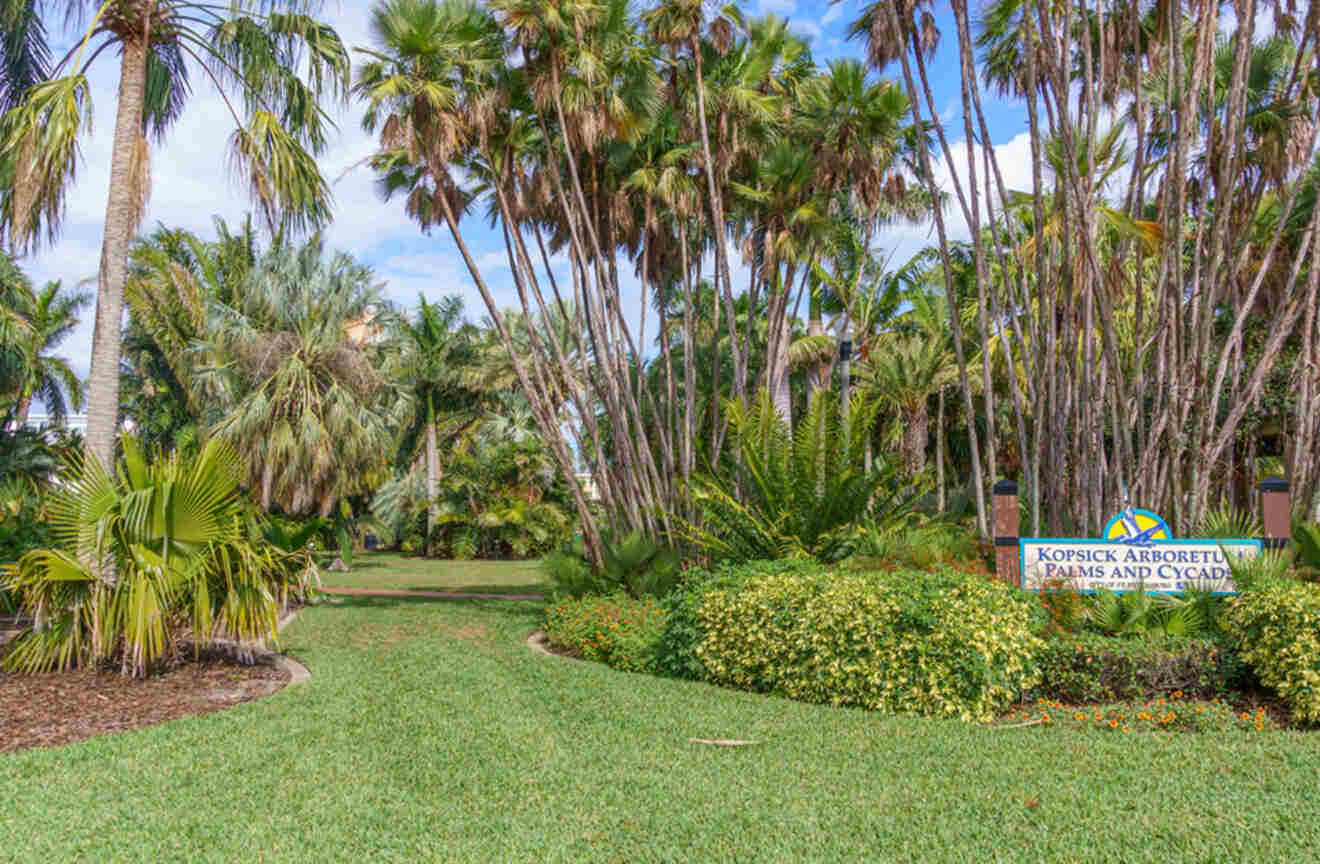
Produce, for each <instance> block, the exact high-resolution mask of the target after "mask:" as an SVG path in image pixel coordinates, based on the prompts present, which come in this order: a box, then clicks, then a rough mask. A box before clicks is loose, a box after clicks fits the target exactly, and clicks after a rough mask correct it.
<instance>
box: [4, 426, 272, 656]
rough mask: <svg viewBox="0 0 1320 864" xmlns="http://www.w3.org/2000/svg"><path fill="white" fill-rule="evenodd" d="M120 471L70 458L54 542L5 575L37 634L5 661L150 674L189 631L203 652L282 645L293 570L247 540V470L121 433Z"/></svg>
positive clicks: (53, 500) (56, 495)
mask: <svg viewBox="0 0 1320 864" xmlns="http://www.w3.org/2000/svg"><path fill="white" fill-rule="evenodd" d="M122 445H123V454H124V455H123V459H122V460H121V461H120V463H119V465H118V468H117V470H116V471H115V473H114V474H111V473H109V472H108V471H106V470H105V469H104V468H102V466H101V465H100V462H99V461H98V460H97V459H95V458H90V457H84V456H83V455H81V454H79V455H76V456H73V457H72V458H71V459H70V462H69V465H68V466H67V470H66V472H65V474H64V476H63V477H62V478H61V479H62V482H61V483H59V484H58V485H57V486H56V487H55V488H54V489H53V490H52V492H51V493H50V497H49V500H48V503H47V512H48V513H49V518H50V523H51V527H52V529H53V532H54V535H55V539H56V542H55V545H54V546H53V547H51V548H46V549H37V550H33V551H31V552H28V553H26V554H25V555H24V556H23V557H22V558H20V559H19V561H18V564H17V565H16V566H15V567H13V568H12V569H11V570H10V572H9V573H8V574H7V576H6V582H7V587H8V588H9V589H10V590H12V591H13V592H14V594H15V595H16V597H17V598H18V602H19V604H20V606H21V607H22V609H23V611H24V612H26V613H27V614H29V615H31V616H32V618H33V625H32V627H31V628H30V629H29V630H28V631H27V632H25V633H24V634H22V635H21V636H19V637H18V638H17V639H16V640H15V642H14V643H13V644H12V645H11V647H10V650H9V651H8V652H7V653H6V655H5V657H4V666H5V668H7V669H9V670H11V671H15V672H23V673H34V672H42V671H48V670H51V669H67V668H70V667H72V666H75V665H95V664H100V663H103V662H106V661H114V660H117V661H118V662H119V667H120V671H121V672H122V673H123V674H125V675H133V676H136V677H144V676H145V675H146V674H147V671H148V670H149V669H150V668H151V666H152V664H153V663H155V662H156V661H157V660H159V659H161V658H162V657H164V656H165V655H166V654H167V653H168V652H170V651H171V650H172V649H173V648H174V647H175V643H176V636H177V634H178V633H179V632H180V631H182V630H191V641H192V644H193V645H194V647H195V649H200V648H202V647H204V646H209V645H214V644H216V642H217V640H220V639H222V638H225V639H229V640H234V641H236V642H237V644H239V645H240V646H241V645H242V644H243V643H245V642H246V643H249V644H251V643H253V642H256V641H258V640H263V639H271V640H274V639H275V638H276V636H277V615H278V605H277V602H276V596H277V593H278V592H279V589H280V585H279V584H278V583H279V582H280V581H281V580H282V579H284V578H285V572H286V570H285V568H284V567H283V566H281V562H280V561H278V560H277V558H276V554H275V553H274V552H273V551H271V549H270V548H269V547H267V546H266V545H265V544H262V545H260V546H258V545H255V544H254V543H253V542H251V540H250V539H249V535H248V533H247V530H246V529H247V525H248V519H247V515H248V514H247V507H246V504H245V502H244V499H243V496H242V494H241V491H240V488H239V477H240V476H241V475H242V467H243V466H242V462H241V460H240V459H239V457H238V455H237V454H236V453H235V451H234V450H233V449H232V448H231V447H229V446H228V445H226V444H224V443H222V442H220V441H217V440H215V439H212V440H211V441H208V442H207V443H206V444H205V445H204V446H203V447H202V448H201V449H200V451H199V452H197V453H196V455H192V456H185V455H182V454H180V453H179V452H178V451H175V452H173V453H170V454H168V455H165V454H161V453H159V452H152V453H148V452H147V451H146V450H145V449H144V448H143V447H142V445H141V444H140V442H139V441H138V440H137V439H136V438H134V437H133V436H130V435H125V436H123V439H122Z"/></svg>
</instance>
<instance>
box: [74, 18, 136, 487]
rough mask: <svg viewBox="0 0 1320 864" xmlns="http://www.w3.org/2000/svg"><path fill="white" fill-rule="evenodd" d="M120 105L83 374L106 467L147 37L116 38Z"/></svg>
mask: <svg viewBox="0 0 1320 864" xmlns="http://www.w3.org/2000/svg"><path fill="white" fill-rule="evenodd" d="M120 44H121V47H122V49H123V60H122V62H121V66H120V74H119V107H118V113H117V114H116V116H115V137H114V144H113V150H112V152H111V157H110V194H109V197H108V199H107V200H106V205H105V237H104V240H103V242H102V246H101V267H100V270H99V271H98V273H97V284H96V325H95V327H94V328H93V330H92V368H91V374H90V375H89V376H88V379H87V451H88V453H90V454H91V455H92V456H94V457H96V458H97V459H98V460H100V462H101V464H102V465H103V466H105V467H107V468H109V467H110V466H111V465H113V464H114V456H115V433H116V431H117V429H118V426H119V356H120V347H119V345H120V335H121V334H120V330H121V327H122V326H123V325H122V321H123V314H124V278H125V275H126V271H127V266H128V247H129V244H130V243H131V242H132V240H133V232H134V231H135V230H136V229H137V225H136V224H135V223H136V220H137V217H138V215H139V214H140V212H141V206H140V205H141V202H139V201H137V200H136V196H137V187H136V184H134V183H133V182H132V181H131V177H130V174H131V169H132V162H133V147H134V145H135V143H136V142H137V138H138V135H139V134H140V133H141V130H142V100H143V95H144V93H145V92H146V84H147V46H146V40H145V39H134V40H124V41H123V42H121V43H120Z"/></svg>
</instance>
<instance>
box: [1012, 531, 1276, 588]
mask: <svg viewBox="0 0 1320 864" xmlns="http://www.w3.org/2000/svg"><path fill="white" fill-rule="evenodd" d="M1021 544H1022V552H1021V555H1022V561H1021V564H1022V569H1021V573H1022V587H1023V588H1027V589H1029V590H1032V591H1039V590H1041V589H1042V588H1044V587H1055V586H1063V587H1068V588H1071V589H1073V590H1076V591H1082V592H1086V593H1090V592H1094V591H1096V590H1098V589H1100V588H1108V589H1109V590H1110V591H1133V590H1136V589H1137V588H1138V587H1141V586H1144V587H1145V589H1146V590H1147V591H1152V592H1161V593H1169V592H1176V591H1185V590H1187V589H1188V588H1199V589H1202V590H1207V591H1213V592H1215V593H1216V594H1232V593H1234V592H1235V591H1236V590H1237V588H1236V586H1235V585H1234V584H1233V573H1232V571H1230V570H1229V569H1228V559H1227V557H1226V555H1228V556H1232V557H1233V559H1234V561H1237V560H1240V559H1245V558H1254V557H1256V556H1257V555H1259V554H1260V547H1261V544H1260V541H1259V540H1152V541H1147V542H1145V543H1141V544H1135V543H1124V542H1122V541H1118V542H1115V541H1112V540H1079V539H1054V538H1037V537H1023V538H1022V540H1021Z"/></svg>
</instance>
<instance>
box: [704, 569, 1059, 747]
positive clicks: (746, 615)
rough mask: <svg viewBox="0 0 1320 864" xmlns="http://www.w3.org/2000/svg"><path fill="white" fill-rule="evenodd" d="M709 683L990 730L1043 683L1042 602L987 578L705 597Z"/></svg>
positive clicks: (834, 584)
mask: <svg viewBox="0 0 1320 864" xmlns="http://www.w3.org/2000/svg"><path fill="white" fill-rule="evenodd" d="M697 619H698V623H699V626H700V628H701V629H702V630H703V631H704V636H703V638H702V640H701V642H700V643H699V644H698V646H697V648H696V655H697V657H698V658H699V659H700V661H701V663H702V665H703V667H704V671H705V677H706V679H707V680H709V681H711V682H713V683H717V684H724V685H729V686H733V687H739V688H742V689H747V690H755V691H759V692H768V693H777V694H780V695H783V696H787V697H789V698H792V699H800V700H803V701H808V702H821V703H828V704H832V705H858V706H862V707H866V708H872V709H879V710H883V711H890V712H894V713H916V714H931V715H940V716H957V717H960V718H962V719H964V720H979V721H985V722H988V721H990V720H991V719H993V717H994V716H995V714H996V712H997V711H999V710H1001V709H1003V708H1005V707H1006V706H1008V705H1010V704H1012V703H1013V702H1014V701H1016V700H1017V699H1018V698H1020V697H1021V695H1022V693H1023V692H1024V691H1026V690H1028V689H1030V688H1031V687H1034V686H1035V685H1036V684H1037V682H1038V680H1039V672H1038V670H1037V666H1036V662H1035V658H1036V655H1037V654H1038V653H1039V652H1040V651H1041V650H1042V649H1043V648H1044V642H1043V640H1041V639H1040V637H1038V636H1037V635H1036V632H1037V631H1038V630H1039V629H1040V627H1041V626H1042V625H1043V623H1044V620H1043V619H1044V615H1043V613H1042V612H1041V609H1040V605H1039V603H1038V602H1037V601H1036V599H1035V598H1034V597H1032V596H1030V595H1028V594H1025V593H1024V592H1021V591H1019V590H1018V589H1014V588H1010V587H1008V586H1005V585H1003V584H1001V583H997V582H993V581H990V580H987V579H984V578H983V577H972V576H967V575H965V574H959V573H955V572H953V571H949V570H942V571H937V572H936V573H934V574H917V573H893V574H879V573H872V574H840V573H831V572H816V573H784V574H777V575H768V576H758V577H755V578H752V579H749V580H747V581H746V582H745V583H744V584H743V585H742V586H741V587H739V588H736V589H716V590H712V591H708V592H706V593H705V594H704V596H703V599H702V601H701V603H700V606H699V607H698V610H697Z"/></svg>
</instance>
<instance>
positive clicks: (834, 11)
mask: <svg viewBox="0 0 1320 864" xmlns="http://www.w3.org/2000/svg"><path fill="white" fill-rule="evenodd" d="M842 14H843V4H841V3H834V4H832V5H831V6H830V8H828V9H826V10H825V14H824V15H822V16H821V18H820V23H821V26H822V27H828V26H829V25H830V24H833V23H834V22H835V21H837V20H839V16H840V15H842Z"/></svg>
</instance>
